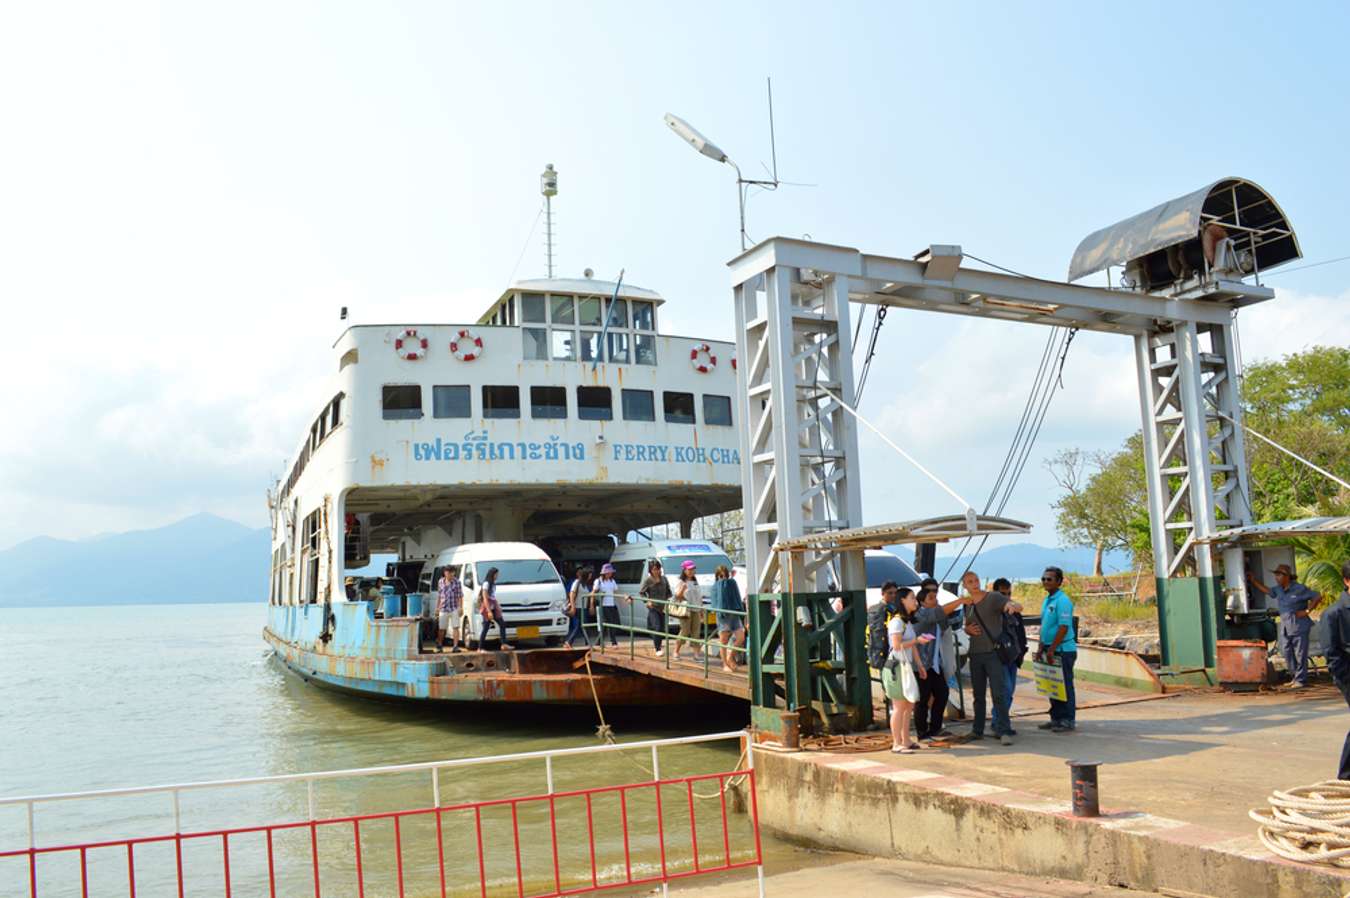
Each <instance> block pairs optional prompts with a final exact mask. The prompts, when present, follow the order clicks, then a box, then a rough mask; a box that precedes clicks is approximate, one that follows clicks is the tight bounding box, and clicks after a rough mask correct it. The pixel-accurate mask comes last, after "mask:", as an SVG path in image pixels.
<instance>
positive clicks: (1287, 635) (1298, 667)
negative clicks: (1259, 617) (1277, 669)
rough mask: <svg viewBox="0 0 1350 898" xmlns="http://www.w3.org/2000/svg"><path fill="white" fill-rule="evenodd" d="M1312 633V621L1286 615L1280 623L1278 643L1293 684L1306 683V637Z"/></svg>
mask: <svg viewBox="0 0 1350 898" xmlns="http://www.w3.org/2000/svg"><path fill="white" fill-rule="evenodd" d="M1311 633H1312V619H1311V618H1306V617H1293V616H1290V615H1286V616H1285V617H1284V619H1283V620H1281V621H1280V642H1281V648H1282V649H1284V664H1285V667H1287V668H1288V669H1289V676H1291V677H1293V678H1294V682H1295V683H1302V684H1305V685H1306V684H1307V682H1308V637H1309V635H1310V634H1311Z"/></svg>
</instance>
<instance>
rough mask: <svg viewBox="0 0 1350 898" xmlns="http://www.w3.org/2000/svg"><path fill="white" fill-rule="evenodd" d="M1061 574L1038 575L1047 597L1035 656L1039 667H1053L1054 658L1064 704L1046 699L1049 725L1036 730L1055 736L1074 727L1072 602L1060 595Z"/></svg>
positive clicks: (1054, 571)
mask: <svg viewBox="0 0 1350 898" xmlns="http://www.w3.org/2000/svg"><path fill="white" fill-rule="evenodd" d="M1063 586H1064V571H1062V570H1060V569H1059V568H1057V567H1048V568H1046V569H1045V573H1043V574H1041V588H1042V589H1044V590H1045V591H1046V593H1047V595H1046V597H1045V602H1044V603H1043V604H1042V605H1041V648H1040V651H1038V652H1037V653H1036V656H1037V659H1038V660H1039V661H1041V662H1042V663H1043V664H1054V663H1055V658H1056V656H1057V655H1058V658H1059V666H1060V670H1062V671H1064V701H1062V702H1061V701H1058V700H1057V699H1053V698H1052V699H1050V721H1049V722H1048V723H1043V724H1041V725H1040V726H1039V727H1038V729H1042V730H1051V731H1053V732H1056V733H1068V732H1072V731H1073V729H1074V728H1075V726H1076V723H1075V720H1074V718H1075V714H1074V710H1075V702H1074V692H1073V665H1074V662H1076V661H1077V660H1078V643H1077V642H1075V641H1074V638H1073V601H1072V600H1070V598H1069V596H1068V595H1067V594H1066V593H1065V592H1064V590H1063V588H1062V587H1063Z"/></svg>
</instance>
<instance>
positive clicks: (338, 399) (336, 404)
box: [328, 393, 346, 430]
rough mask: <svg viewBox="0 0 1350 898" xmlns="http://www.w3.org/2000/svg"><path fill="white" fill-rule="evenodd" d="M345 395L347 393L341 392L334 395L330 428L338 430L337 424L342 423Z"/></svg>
mask: <svg viewBox="0 0 1350 898" xmlns="http://www.w3.org/2000/svg"><path fill="white" fill-rule="evenodd" d="M344 395H346V394H345V393H339V394H337V395H336V396H334V397H333V407H332V414H331V415H330V416H329V417H330V418H331V421H330V423H329V425H328V429H329V430H336V429H337V426H338V425H339V424H341V423H342V397H343V396H344Z"/></svg>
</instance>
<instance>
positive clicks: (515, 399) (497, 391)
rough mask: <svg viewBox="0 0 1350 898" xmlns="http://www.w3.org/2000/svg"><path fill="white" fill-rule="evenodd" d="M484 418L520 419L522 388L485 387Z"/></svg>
mask: <svg viewBox="0 0 1350 898" xmlns="http://www.w3.org/2000/svg"><path fill="white" fill-rule="evenodd" d="M483 417H484V418H519V417H520V387H514V386H512V387H489V386H484V387H483Z"/></svg>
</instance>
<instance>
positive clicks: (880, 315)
mask: <svg viewBox="0 0 1350 898" xmlns="http://www.w3.org/2000/svg"><path fill="white" fill-rule="evenodd" d="M887 311H888V307H887V306H877V314H876V318H875V319H873V321H872V336H871V338H870V339H869V340H868V341H867V357H866V358H865V359H863V369H862V374H861V375H860V376H859V378H858V388H857V389H856V390H854V391H853V403H854V405H857V403H858V401H859V400H860V399H862V391H863V388H864V387H866V386H867V374H868V372H869V371H871V370H872V358H873V357H874V356H875V355H876V354H877V336H878V335H879V334H880V333H881V325H883V324H885V323H886V312H887Z"/></svg>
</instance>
